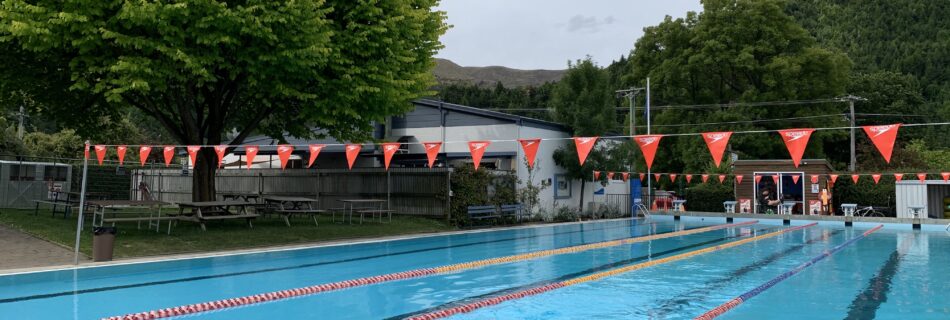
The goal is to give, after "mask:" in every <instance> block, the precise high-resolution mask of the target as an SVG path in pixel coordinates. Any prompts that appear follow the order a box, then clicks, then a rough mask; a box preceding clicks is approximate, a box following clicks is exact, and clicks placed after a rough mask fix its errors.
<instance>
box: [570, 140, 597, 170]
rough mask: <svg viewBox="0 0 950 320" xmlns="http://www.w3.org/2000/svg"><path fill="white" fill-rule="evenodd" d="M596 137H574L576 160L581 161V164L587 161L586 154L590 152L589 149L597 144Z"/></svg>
mask: <svg viewBox="0 0 950 320" xmlns="http://www.w3.org/2000/svg"><path fill="white" fill-rule="evenodd" d="M597 138H598V137H574V145H575V146H576V147H577V160H578V161H580V162H581V166H583V165H584V161H587V155H589V154H590V150H591V149H593V148H594V145H595V144H597Z"/></svg>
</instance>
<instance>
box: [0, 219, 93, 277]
mask: <svg viewBox="0 0 950 320" xmlns="http://www.w3.org/2000/svg"><path fill="white" fill-rule="evenodd" d="M0 257H3V258H2V259H0V270H7V269H22V268H36V267H51V266H58V265H65V264H71V263H73V251H72V250H69V249H68V248H65V247H63V246H60V245H58V244H54V243H52V242H49V241H46V240H43V239H40V238H37V237H34V236H32V235H29V234H27V233H24V232H22V231H19V230H16V229H12V228H10V227H6V226H3V225H0ZM80 259H82V260H81V261H83V262H86V261H89V260H88V259H87V258H86V257H85V256H81V257H80Z"/></svg>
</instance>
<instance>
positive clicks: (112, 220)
mask: <svg viewBox="0 0 950 320" xmlns="http://www.w3.org/2000/svg"><path fill="white" fill-rule="evenodd" d="M177 220H180V219H179V218H178V217H174V216H164V217H132V218H105V219H102V223H104V224H105V223H111V224H112V226H115V224H116V222H136V223H137V224H136V226H135V228H136V229H138V228H141V227H142V221H148V222H149V223H150V225H151V222H153V221H154V222H155V223H156V224H159V223H161V222H162V221H168V234H171V233H172V222H174V221H177ZM150 228H151V227H150Z"/></svg>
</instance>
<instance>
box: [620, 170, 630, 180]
mask: <svg viewBox="0 0 950 320" xmlns="http://www.w3.org/2000/svg"><path fill="white" fill-rule="evenodd" d="M621 175H622V176H623V182H627V180H628V179H630V173H629V172H624V173H623V174H621Z"/></svg>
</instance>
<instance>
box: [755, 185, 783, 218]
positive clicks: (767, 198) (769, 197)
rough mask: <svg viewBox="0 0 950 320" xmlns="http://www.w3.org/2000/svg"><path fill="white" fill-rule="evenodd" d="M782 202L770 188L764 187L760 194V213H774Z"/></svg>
mask: <svg viewBox="0 0 950 320" xmlns="http://www.w3.org/2000/svg"><path fill="white" fill-rule="evenodd" d="M780 203H782V202H781V201H779V200H778V198H777V197H775V195H773V194H772V192H771V190H769V189H768V188H765V189H762V194H761V195H759V210H758V211H759V213H766V214H773V213H775V212H776V211H778V205H779V204H780Z"/></svg>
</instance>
